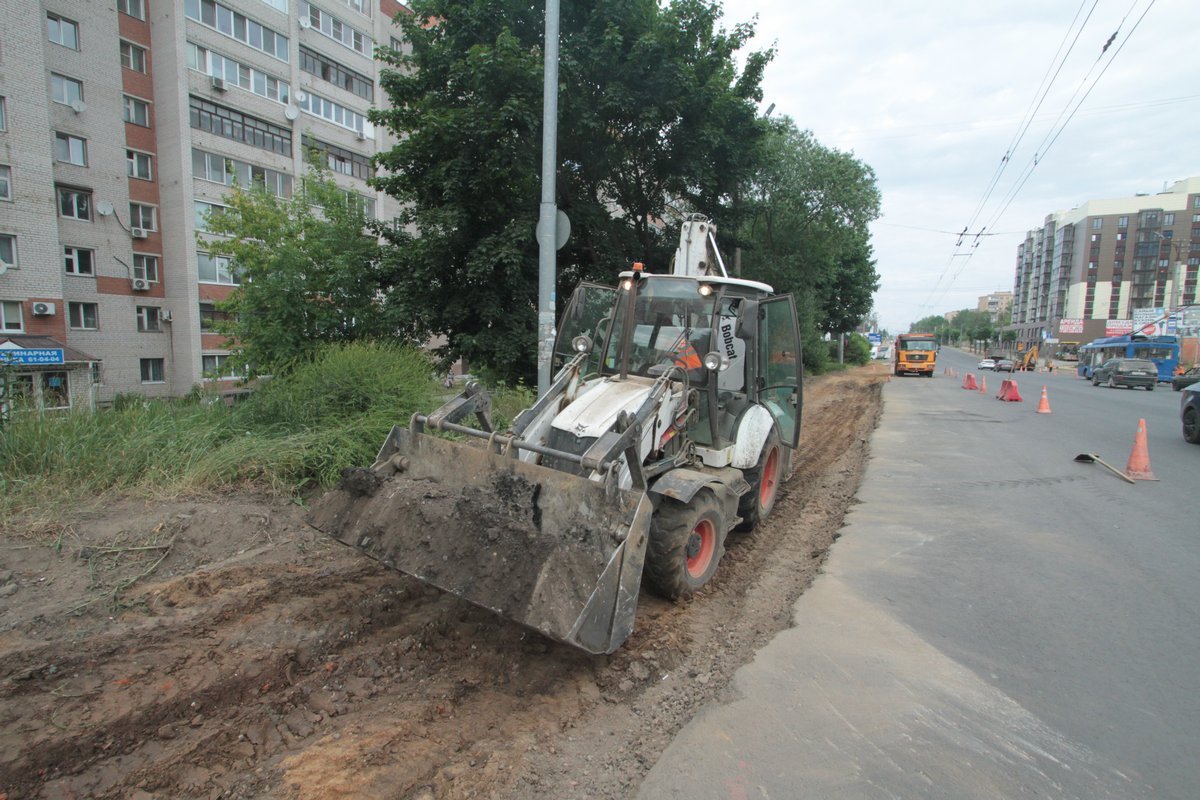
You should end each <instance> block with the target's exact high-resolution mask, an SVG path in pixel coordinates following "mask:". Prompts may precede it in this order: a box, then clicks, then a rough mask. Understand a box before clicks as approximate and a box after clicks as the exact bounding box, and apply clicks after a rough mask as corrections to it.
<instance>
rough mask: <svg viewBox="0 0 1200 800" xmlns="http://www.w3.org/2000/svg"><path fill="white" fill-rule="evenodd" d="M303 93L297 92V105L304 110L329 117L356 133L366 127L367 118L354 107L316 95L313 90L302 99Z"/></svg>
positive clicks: (334, 122)
mask: <svg viewBox="0 0 1200 800" xmlns="http://www.w3.org/2000/svg"><path fill="white" fill-rule="evenodd" d="M300 98H301V95H300V94H299V93H297V94H296V105H298V106H300V109H301V110H303V111H306V112H308V113H309V114H312V115H313V116H314V117H320V118H321V119H327V120H329V121H330V122H332V123H333V124H335V125H341V126H342V127H343V128H348V129H350V130H352V131H354V132H355V133H360V134H361V133H362V132H363V130H364V128H365V123H366V121H367V118H366V117H365V116H363V115H362V114H360V113H358V112H357V111H354V110H353V109H350V108H346V107H345V106H343V105H341V104H339V103H335V102H333V101H332V100H326V99H325V98H324V97H320V96H319V95H315V94H313V93H312V92H306V93H305V94H304V95H303V98H304V99H300Z"/></svg>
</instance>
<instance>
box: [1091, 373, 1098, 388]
mask: <svg viewBox="0 0 1200 800" xmlns="http://www.w3.org/2000/svg"><path fill="white" fill-rule="evenodd" d="M1099 385H1100V379H1099V378H1097V377H1096V376H1095V375H1093V376H1092V386H1099Z"/></svg>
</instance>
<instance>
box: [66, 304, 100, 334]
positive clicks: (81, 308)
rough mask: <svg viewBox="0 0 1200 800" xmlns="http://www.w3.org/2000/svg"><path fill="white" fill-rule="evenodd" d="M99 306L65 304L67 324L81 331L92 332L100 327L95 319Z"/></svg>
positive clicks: (97, 316)
mask: <svg viewBox="0 0 1200 800" xmlns="http://www.w3.org/2000/svg"><path fill="white" fill-rule="evenodd" d="M99 314H100V306H99V305H97V304H96V303H67V324H68V325H70V326H71V327H72V328H74V329H76V330H81V331H94V330H96V329H97V328H99V327H100V324H99V322H97V319H98V318H99Z"/></svg>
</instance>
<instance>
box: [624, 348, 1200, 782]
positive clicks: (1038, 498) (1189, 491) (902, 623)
mask: <svg viewBox="0 0 1200 800" xmlns="http://www.w3.org/2000/svg"><path fill="white" fill-rule="evenodd" d="M977 360H978V359H977V358H974V357H970V356H968V355H966V354H963V353H957V352H953V351H949V350H948V349H944V350H943V351H942V355H941V358H940V359H939V365H938V374H937V375H936V376H935V377H934V378H932V379H928V378H916V377H912V378H893V379H892V381H891V382H890V383H888V384H887V385H886V386H885V392H884V416H883V421H882V423H881V425H880V428H879V429H878V430H877V431H876V433H875V435H874V437H873V439H872V442H871V451H872V457H871V460H870V462H869V464H868V468H867V473H866V477H865V481H864V485H863V487H862V489H861V490H860V492H859V495H858V498H857V499H858V500H859V503H858V504H857V505H855V506H854V507H853V509H852V510H851V512H850V514H849V515H848V517H847V524H846V527H845V529H844V533H843V536H842V538H841V539H840V540H839V541H838V542H837V543H835V545H834V548H833V552H832V554H831V557H830V560H829V562H828V563H827V566H826V570H825V574H823V575H821V576H820V577H819V578H818V579H817V581H816V582H815V583H814V585H813V587H812V588H811V589H810V590H809V591H808V592H806V593H805V594H804V595H803V596H802V597H801V598H800V599H799V600H798V601H797V603H796V606H795V627H793V628H791V629H789V630H788V631H785V632H783V633H781V634H780V635H779V636H778V637H776V639H775V640H773V641H772V642H771V644H770V645H768V646H767V647H766V648H764V649H763V650H762V651H761V652H759V653H758V654H757V656H756V658H755V660H754V661H753V662H752V663H751V664H749V665H748V666H747V667H745V668H743V669H742V670H740V671H739V672H738V675H737V677H736V679H735V681H734V686H733V689H732V690H731V692H730V696H729V697H728V698H726V699H725V701H724V702H722V703H721V704H718V705H714V706H711V707H709V708H708V709H706V710H705V711H704V712H703V713H701V714H700V715H699V716H698V717H697V718H696V719H695V720H694V721H693V722H692V723H691V724H690V725H689V726H687V728H685V730H684V731H682V732H681V733H680V735H679V736H678V737H677V738H676V740H675V742H674V743H673V744H672V745H671V747H670V748H668V750H667V751H666V752H665V753H664V754H663V756H662V758H661V759H660V760H659V762H658V763H657V764H656V765H655V767H654V768H653V770H652V771H651V772H650V774H649V775H648V776H647V779H646V781H645V782H644V783H643V786H642V789H641V792H640V795H639V796H640V797H643V798H665V797H681V798H682V797H687V798H710V797H711V798H731V799H732V800H742V799H743V798H768V797H769V798H801V797H814V798H817V797H820V798H824V797H836V798H891V797H904V798H911V797H922V798H926V797H928V798H936V797H945V798H974V797H1004V798H1008V797H1025V796H1031V797H1052V798H1168V799H1170V798H1180V799H1181V800H1182V799H1183V798H1195V797H1197V796H1200V691H1197V684H1198V682H1200V680H1198V679H1200V666H1198V665H1200V614H1197V609H1200V580H1197V576H1198V575H1200V515H1198V514H1197V512H1196V510H1195V509H1196V505H1197V499H1196V498H1197V493H1198V492H1200V447H1197V446H1196V445H1189V444H1187V443H1185V442H1184V441H1183V439H1182V437H1181V436H1180V434H1179V422H1178V404H1179V397H1180V396H1179V394H1178V393H1175V392H1172V391H1170V389H1169V387H1163V386H1160V387H1159V388H1158V389H1157V390H1156V391H1154V392H1146V391H1143V390H1123V389H1117V390H1110V389H1106V388H1093V387H1092V386H1091V385H1090V383H1088V382H1085V381H1083V380H1081V379H1077V378H1074V377H1073V376H1072V375H1070V374H1064V373H1061V372H1060V373H1056V374H1053V375H1045V374H1028V375H1025V374H1018V375H1017V376H1016V380H1017V381H1018V383H1019V386H1020V390H1021V393H1022V395H1023V396H1024V398H1025V399H1024V402H1022V403H1003V402H1000V401H998V400H996V399H995V397H994V395H995V393H996V391H997V390H998V389H999V381H1000V380H1001V379H1003V378H1004V377H1007V376H1004V375H1000V376H997V375H994V374H993V373H990V372H989V373H987V378H988V389H989V392H988V393H987V394H981V393H979V392H970V391H965V390H963V389H961V388H959V387H960V383H961V379H960V378H955V379H951V378H949V377H946V376H943V375H942V370H943V368H945V367H947V366H950V367H954V368H956V369H959V370H964V369H967V368H970V369H972V370H974V365H975V362H976V361H977ZM1042 385H1045V386H1046V387H1047V395H1048V399H1049V403H1050V406H1051V412H1052V413H1050V414H1037V413H1036V408H1037V405H1038V400H1039V396H1040V392H1041V386H1042ZM1142 418H1144V419H1145V420H1146V424H1147V432H1148V451H1149V456H1150V463H1151V468H1152V470H1153V472H1154V473H1155V475H1156V476H1157V477H1158V478H1159V480H1158V481H1154V482H1151V481H1139V482H1138V483H1136V484H1134V485H1130V484H1127V483H1125V482H1123V481H1121V480H1120V479H1119V478H1118V477H1116V476H1114V475H1113V474H1111V473H1109V472H1108V471H1107V470H1105V469H1104V468H1103V467H1101V466H1099V465H1097V464H1081V463H1077V462H1075V461H1074V457H1075V456H1076V455H1077V454H1079V453H1083V452H1089V453H1095V454H1097V455H1099V456H1100V457H1101V458H1103V459H1104V460H1105V461H1108V462H1109V463H1111V464H1113V465H1114V466H1116V467H1118V468H1123V467H1124V466H1125V463H1126V460H1127V459H1128V457H1129V454H1130V451H1131V449H1132V447H1133V440H1134V434H1135V432H1136V429H1137V423H1138V420H1139V419H1142Z"/></svg>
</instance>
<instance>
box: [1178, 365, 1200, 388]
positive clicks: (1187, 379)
mask: <svg viewBox="0 0 1200 800" xmlns="http://www.w3.org/2000/svg"><path fill="white" fill-rule="evenodd" d="M1193 383H1200V367H1192V368H1191V369H1189V370H1188V371H1187V372H1185V373H1183V374H1182V375H1176V376H1175V377H1174V378H1171V388H1172V389H1174V390H1175V391H1177V392H1178V391H1180V390H1181V389H1183V387H1185V386H1191V385H1192V384H1193Z"/></svg>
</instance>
